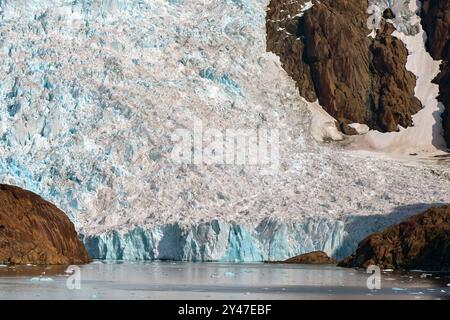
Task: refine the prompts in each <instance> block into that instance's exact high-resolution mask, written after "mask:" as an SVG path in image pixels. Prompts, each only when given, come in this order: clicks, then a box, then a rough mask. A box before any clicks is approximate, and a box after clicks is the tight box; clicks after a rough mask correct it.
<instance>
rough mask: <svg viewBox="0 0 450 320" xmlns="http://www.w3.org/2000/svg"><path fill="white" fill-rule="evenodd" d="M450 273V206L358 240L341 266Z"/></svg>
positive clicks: (433, 210)
mask: <svg viewBox="0 0 450 320" xmlns="http://www.w3.org/2000/svg"><path fill="white" fill-rule="evenodd" d="M369 265H378V266H379V267H381V268H383V269H399V270H411V269H421V270H430V271H450V205H447V206H444V207H440V208H432V209H429V210H427V211H425V212H424V213H421V214H418V215H416V216H413V217H411V218H409V219H407V220H405V221H403V222H402V223H400V224H398V225H394V226H392V227H389V228H388V229H386V230H385V231H383V232H378V233H374V234H372V235H370V236H368V237H367V238H365V239H364V240H363V241H361V242H360V243H359V245H358V248H357V249H356V251H355V253H353V254H352V255H351V256H349V257H347V258H345V259H344V260H343V261H341V262H340V263H339V266H342V267H357V268H367V267H368V266H369Z"/></svg>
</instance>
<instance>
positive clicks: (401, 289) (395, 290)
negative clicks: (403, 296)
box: [392, 288, 408, 291]
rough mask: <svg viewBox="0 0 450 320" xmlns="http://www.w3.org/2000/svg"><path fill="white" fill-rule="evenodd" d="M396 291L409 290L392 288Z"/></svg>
mask: <svg viewBox="0 0 450 320" xmlns="http://www.w3.org/2000/svg"><path fill="white" fill-rule="evenodd" d="M392 290H394V291H407V290H408V289H405V288H392Z"/></svg>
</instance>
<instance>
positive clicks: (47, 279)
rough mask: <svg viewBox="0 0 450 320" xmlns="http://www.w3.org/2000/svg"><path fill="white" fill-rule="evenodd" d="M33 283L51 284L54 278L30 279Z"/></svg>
mask: <svg viewBox="0 0 450 320" xmlns="http://www.w3.org/2000/svg"><path fill="white" fill-rule="evenodd" d="M30 281H31V282H51V281H53V279H52V278H49V277H33V278H31V279H30Z"/></svg>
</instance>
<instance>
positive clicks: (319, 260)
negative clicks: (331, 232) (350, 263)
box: [284, 251, 336, 264]
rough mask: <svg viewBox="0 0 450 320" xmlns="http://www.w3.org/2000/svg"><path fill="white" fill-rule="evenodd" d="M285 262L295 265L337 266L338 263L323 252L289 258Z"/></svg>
mask: <svg viewBox="0 0 450 320" xmlns="http://www.w3.org/2000/svg"><path fill="white" fill-rule="evenodd" d="M284 262H285V263H295V264H336V261H334V260H333V259H332V258H330V257H329V256H328V255H327V254H326V253H325V252H323V251H314V252H310V253H305V254H302V255H299V256H296V257H293V258H289V259H287V260H286V261H284Z"/></svg>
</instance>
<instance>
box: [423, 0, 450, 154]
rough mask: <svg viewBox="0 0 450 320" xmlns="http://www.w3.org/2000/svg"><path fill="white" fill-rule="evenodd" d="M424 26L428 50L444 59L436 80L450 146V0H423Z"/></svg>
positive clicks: (445, 131)
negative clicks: (443, 109) (443, 108)
mask: <svg viewBox="0 0 450 320" xmlns="http://www.w3.org/2000/svg"><path fill="white" fill-rule="evenodd" d="M421 1H422V10H421V18H422V26H423V28H424V30H425V31H426V33H427V36H428V39H427V43H426V45H427V50H428V52H429V53H430V54H431V56H432V57H433V59H435V60H443V62H442V64H441V72H440V74H439V75H438V76H437V78H436V79H435V80H434V81H435V83H437V84H439V91H440V92H439V97H438V99H439V101H441V102H442V103H443V104H444V107H445V111H444V113H443V116H442V117H443V118H442V120H443V126H444V137H445V139H446V141H447V146H448V147H449V148H450V1H448V0H421Z"/></svg>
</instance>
